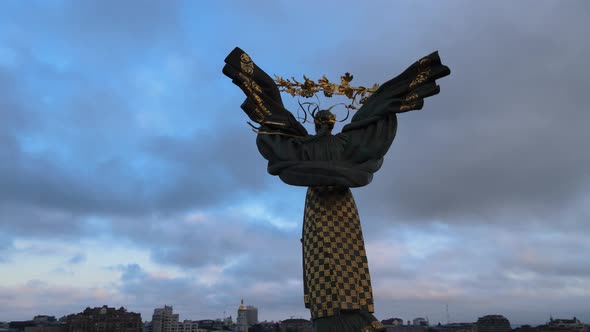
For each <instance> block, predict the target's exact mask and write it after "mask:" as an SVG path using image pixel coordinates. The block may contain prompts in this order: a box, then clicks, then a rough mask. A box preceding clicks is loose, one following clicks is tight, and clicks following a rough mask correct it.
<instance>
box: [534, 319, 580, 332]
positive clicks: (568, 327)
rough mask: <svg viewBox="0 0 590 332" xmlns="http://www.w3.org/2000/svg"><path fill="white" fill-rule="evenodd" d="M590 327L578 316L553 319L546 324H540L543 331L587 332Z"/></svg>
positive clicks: (540, 329)
mask: <svg viewBox="0 0 590 332" xmlns="http://www.w3.org/2000/svg"><path fill="white" fill-rule="evenodd" d="M587 330H588V328H587V327H586V326H585V325H584V324H583V323H582V322H580V320H578V319H577V318H576V317H574V318H573V319H553V318H551V319H550V320H549V322H548V323H547V324H546V325H541V326H539V331H542V332H585V331H587Z"/></svg>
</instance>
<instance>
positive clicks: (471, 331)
mask: <svg viewBox="0 0 590 332" xmlns="http://www.w3.org/2000/svg"><path fill="white" fill-rule="evenodd" d="M431 329H432V330H434V331H436V332H478V331H477V324H475V323H452V324H445V325H440V323H439V325H437V326H433V327H431Z"/></svg>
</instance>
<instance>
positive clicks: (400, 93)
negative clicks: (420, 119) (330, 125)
mask: <svg viewBox="0 0 590 332" xmlns="http://www.w3.org/2000/svg"><path fill="white" fill-rule="evenodd" d="M450 73H451V70H450V69H449V68H448V67H447V66H445V65H443V64H442V63H441V60H440V57H439V55H438V52H433V53H431V54H429V55H427V56H425V57H423V58H422V59H420V60H418V61H416V62H414V63H413V64H412V65H411V66H410V67H408V68H407V69H406V70H405V71H404V72H403V73H401V74H399V75H398V76H396V77H394V78H392V79H391V80H389V81H387V82H385V83H383V84H382V85H381V86H380V87H379V88H378V89H377V91H375V92H374V93H373V94H372V95H371V96H370V97H369V98H367V100H366V101H365V102H364V103H363V105H362V106H361V108H360V109H359V110H358V111H357V112H356V113H355V114H354V116H353V117H352V119H351V123H350V124H348V125H347V126H345V127H344V128H343V130H342V132H346V131H350V130H353V129H357V128H359V127H363V126H365V125H366V124H367V123H370V122H373V121H375V120H377V119H381V118H382V117H383V116H385V115H388V114H392V113H404V112H408V111H413V110H420V109H422V107H423V106H424V99H425V98H427V97H430V96H433V95H436V94H438V93H439V92H440V87H439V86H438V85H436V80H437V79H439V78H442V77H445V76H447V75H449V74H450Z"/></svg>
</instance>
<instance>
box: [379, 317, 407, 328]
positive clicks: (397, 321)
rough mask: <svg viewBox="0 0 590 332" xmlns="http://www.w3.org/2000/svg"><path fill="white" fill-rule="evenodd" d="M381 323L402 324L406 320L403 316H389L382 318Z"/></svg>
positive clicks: (387, 324) (389, 324)
mask: <svg viewBox="0 0 590 332" xmlns="http://www.w3.org/2000/svg"><path fill="white" fill-rule="evenodd" d="M381 324H383V325H385V326H400V325H404V320H403V319H401V318H389V319H384V320H382V321H381Z"/></svg>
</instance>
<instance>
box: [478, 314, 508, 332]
mask: <svg viewBox="0 0 590 332" xmlns="http://www.w3.org/2000/svg"><path fill="white" fill-rule="evenodd" d="M476 324H477V330H478V332H511V331H512V327H511V326H510V322H509V321H508V319H506V317H504V316H502V315H487V316H483V317H480V318H478V319H477V323H476Z"/></svg>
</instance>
